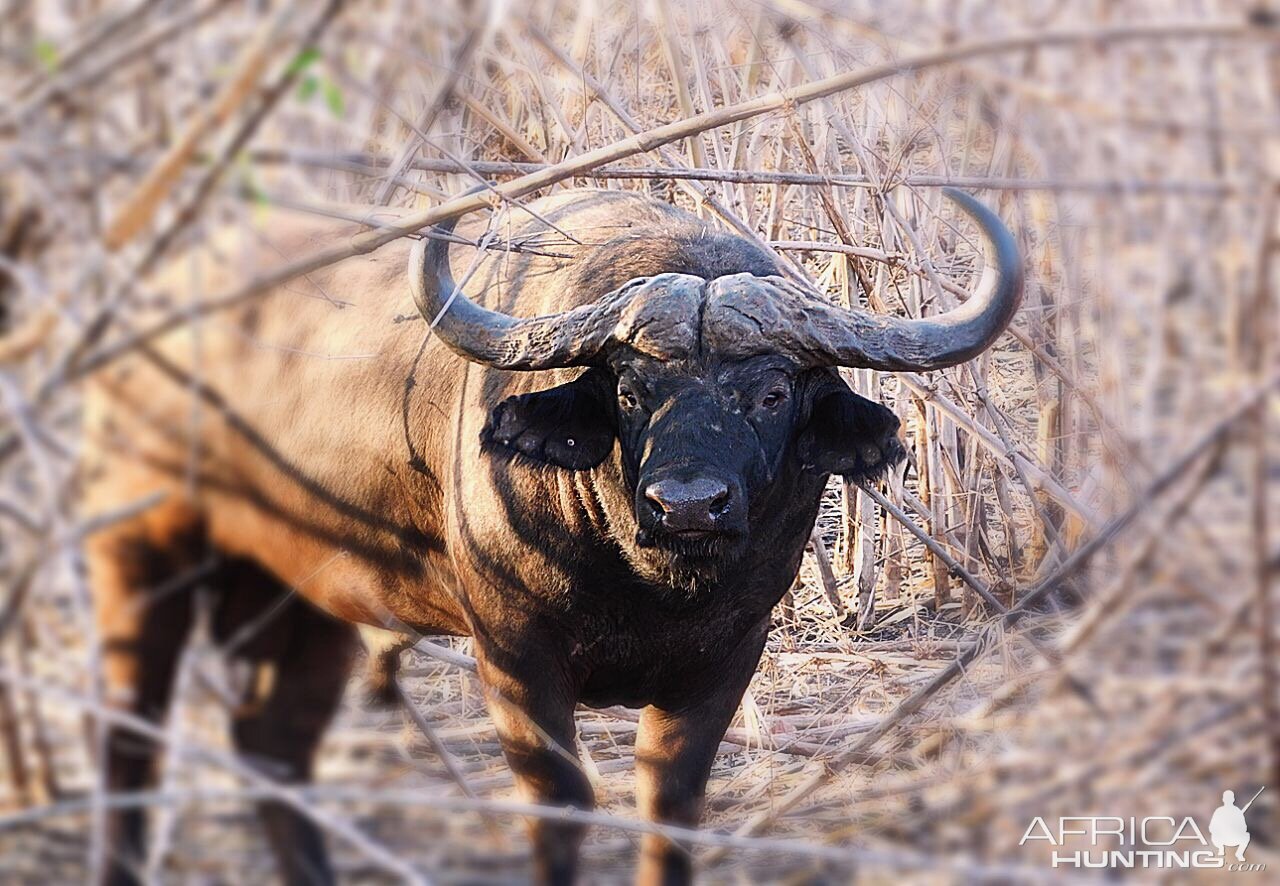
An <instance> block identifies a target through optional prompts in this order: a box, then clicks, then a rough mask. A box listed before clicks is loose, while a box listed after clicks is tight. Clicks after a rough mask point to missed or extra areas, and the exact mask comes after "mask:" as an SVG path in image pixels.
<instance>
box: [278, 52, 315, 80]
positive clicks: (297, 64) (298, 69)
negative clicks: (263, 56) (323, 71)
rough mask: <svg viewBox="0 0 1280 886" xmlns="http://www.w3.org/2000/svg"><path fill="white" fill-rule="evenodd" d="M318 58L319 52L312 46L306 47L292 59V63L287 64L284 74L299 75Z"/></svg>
mask: <svg viewBox="0 0 1280 886" xmlns="http://www.w3.org/2000/svg"><path fill="white" fill-rule="evenodd" d="M319 57H320V50H319V49H317V48H316V47H314V46H308V47H307V48H306V49H304V50H302V51H301V52H299V53H298V54H297V55H296V56H294V57H293V61H291V62H289V67H288V68H287V69H286V70H285V73H286V74H289V75H290V76H294V75H297V74H301V73H302V72H303V71H305V70H306V69H307V68H309V67H311V65H313V64H315V61H316V59H318V58H319Z"/></svg>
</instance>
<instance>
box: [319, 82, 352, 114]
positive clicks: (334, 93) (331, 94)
mask: <svg viewBox="0 0 1280 886" xmlns="http://www.w3.org/2000/svg"><path fill="white" fill-rule="evenodd" d="M324 102H325V104H327V105H328V106H329V110H330V111H332V112H333V116H335V117H341V116H342V113H343V111H345V110H346V107H347V103H346V101H345V100H344V99H343V98H342V90H341V89H339V88H338V84H337V83H334V82H333V81H332V80H326V81H325V84H324Z"/></svg>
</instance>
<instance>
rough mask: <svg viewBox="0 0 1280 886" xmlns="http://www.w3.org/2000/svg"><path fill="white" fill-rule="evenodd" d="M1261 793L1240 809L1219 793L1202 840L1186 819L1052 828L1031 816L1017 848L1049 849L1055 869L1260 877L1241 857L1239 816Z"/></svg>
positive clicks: (1078, 821) (1095, 818)
mask: <svg viewBox="0 0 1280 886" xmlns="http://www.w3.org/2000/svg"><path fill="white" fill-rule="evenodd" d="M1264 790H1266V788H1265V787H1263V788H1259V789H1258V792H1257V793H1256V794H1254V795H1253V796H1252V797H1250V798H1249V802H1248V803H1245V804H1244V805H1243V806H1237V805H1236V795H1235V792H1234V791H1223V793H1222V805H1221V806H1219V807H1218V808H1217V809H1215V810H1214V812H1213V816H1212V817H1211V818H1210V819H1209V827H1208V829H1207V836H1206V830H1202V829H1201V826H1200V824H1199V823H1198V822H1197V821H1196V819H1195V818H1193V817H1191V816H1189V815H1188V816H1184V817H1183V818H1182V819H1180V820H1179V819H1177V818H1174V817H1172V816H1168V815H1151V816H1144V817H1141V818H1140V817H1137V816H1130V817H1128V818H1122V817H1120V816H1117V815H1071V816H1063V817H1061V818H1059V819H1057V821H1056V826H1054V825H1051V824H1050V823H1049V822H1048V821H1046V820H1045V819H1044V818H1042V817H1041V816H1036V817H1035V818H1033V819H1032V820H1031V823H1030V824H1028V825H1027V829H1026V832H1025V833H1023V835H1022V839H1021V840H1019V841H1018V845H1019V846H1034V845H1035V844H1036V843H1037V842H1043V843H1046V844H1048V846H1047V847H1046V848H1047V849H1049V861H1050V863H1051V864H1052V866H1053V867H1055V868H1059V867H1074V868H1082V869H1083V868H1089V869H1095V870H1096V869H1107V868H1123V869H1132V868H1163V869H1166V870H1168V869H1175V870H1176V869H1179V868H1181V869H1186V868H1220V869H1225V870H1228V871H1232V872H1235V871H1265V870H1266V869H1267V866H1266V865H1265V864H1253V863H1250V862H1247V861H1245V857H1244V852H1245V849H1246V848H1248V846H1249V839H1250V838H1249V825H1248V822H1246V821H1245V817H1244V815H1245V813H1246V812H1248V811H1249V807H1250V806H1252V805H1253V802H1254V801H1255V800H1257V799H1258V797H1259V796H1260V795H1261V794H1262V792H1263V791H1264ZM1201 821H1203V819H1201ZM1228 847H1230V848H1233V849H1235V858H1234V859H1231V858H1228V857H1227V848H1228Z"/></svg>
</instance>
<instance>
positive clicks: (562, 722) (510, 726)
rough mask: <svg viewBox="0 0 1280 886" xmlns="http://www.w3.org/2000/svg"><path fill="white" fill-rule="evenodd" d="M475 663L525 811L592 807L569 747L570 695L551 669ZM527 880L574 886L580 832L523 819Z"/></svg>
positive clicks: (572, 826)
mask: <svg viewBox="0 0 1280 886" xmlns="http://www.w3.org/2000/svg"><path fill="white" fill-rule="evenodd" d="M499 661H500V659H499V657H498V656H494V655H492V654H484V653H483V652H482V653H481V655H480V656H479V665H480V679H481V681H482V682H483V683H484V688H485V697H486V701H487V702H488V706H489V712H490V714H491V716H492V717H493V720H494V723H495V724H496V726H497V728H498V738H499V740H500V741H501V743H502V751H503V754H504V755H505V756H506V758H507V763H508V765H509V766H510V767H511V771H512V774H513V775H514V776H515V781H516V787H517V789H518V790H519V792H520V795H521V797H522V798H523V799H524V800H526V801H527V802H530V803H537V804H540V805H549V806H572V807H573V808H575V809H582V810H589V809H591V808H592V806H593V805H594V803H595V797H594V795H593V794H592V791H591V784H590V782H589V781H588V780H587V776H586V774H585V773H584V772H583V771H582V764H581V763H580V762H579V760H578V755H577V751H576V749H575V746H574V736H575V727H574V722H573V709H574V707H575V705H576V694H575V693H574V692H573V691H572V690H571V688H570V686H569V683H568V680H567V679H564V676H563V673H564V672H563V669H562V668H561V667H559V666H557V665H556V664H555V663H551V662H543V663H538V664H536V665H535V664H534V663H532V662H520V663H518V664H517V663H509V662H502V663H501V664H500V663H499ZM528 825H529V836H530V839H531V841H532V843H533V859H534V873H535V879H536V881H537V882H539V883H543V884H557V886H558V884H567V883H572V882H574V879H575V877H576V876H577V869H578V847H579V846H580V845H581V843H582V838H583V836H584V834H585V832H586V827H585V826H584V825H581V824H577V823H574V822H563V821H548V820H547V819H545V818H536V817H534V818H530V819H529V822H528Z"/></svg>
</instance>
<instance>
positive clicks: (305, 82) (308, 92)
mask: <svg viewBox="0 0 1280 886" xmlns="http://www.w3.org/2000/svg"><path fill="white" fill-rule="evenodd" d="M319 88H320V81H319V80H318V79H317V78H316V76H315V75H314V74H308V75H307V76H305V77H303V78H302V82H301V83H299V84H298V101H301V102H305V101H310V100H311V97H312V96H313V95H315V94H316V90H318V89H319Z"/></svg>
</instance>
